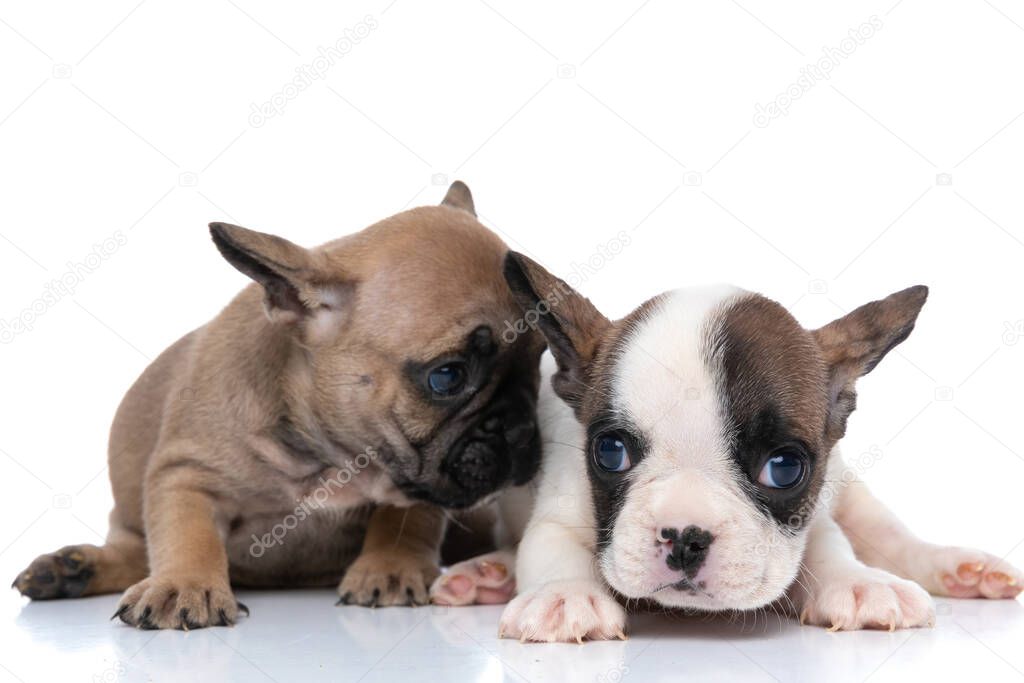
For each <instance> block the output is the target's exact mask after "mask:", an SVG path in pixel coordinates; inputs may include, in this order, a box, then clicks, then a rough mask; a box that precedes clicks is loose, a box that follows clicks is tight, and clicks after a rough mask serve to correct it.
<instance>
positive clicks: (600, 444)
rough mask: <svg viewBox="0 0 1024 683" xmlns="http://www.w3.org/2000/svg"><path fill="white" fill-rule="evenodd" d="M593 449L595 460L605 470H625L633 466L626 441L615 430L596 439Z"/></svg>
mask: <svg viewBox="0 0 1024 683" xmlns="http://www.w3.org/2000/svg"><path fill="white" fill-rule="evenodd" d="M593 451H594V462H595V463H597V466H598V467H600V468H601V469H602V470H604V471H605V472H625V471H626V470H628V469H629V468H630V467H632V466H633V461H632V460H630V457H629V449H628V448H627V447H626V442H625V441H623V439H622V437H621V436H620V435H619V434H617V433H615V432H608V433H607V434H601V435H600V436H598V437H597V438H596V439H594V443H593Z"/></svg>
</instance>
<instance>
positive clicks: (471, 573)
mask: <svg viewBox="0 0 1024 683" xmlns="http://www.w3.org/2000/svg"><path fill="white" fill-rule="evenodd" d="M515 561H516V558H515V555H513V554H512V553H510V552H508V551H504V550H499V551H496V552H493V553H487V554H486V555H480V556H479V557H474V558H473V559H471V560H466V561H465V562H459V563H458V564H454V565H452V566H451V567H450V568H449V569H448V571H447V572H445V573H444V574H443V575H442V576H440V577H439V578H438V579H437V581H435V582H434V585H433V586H431V587H430V599H431V600H432V601H433V602H434V604H436V605H450V606H456V605H497V604H501V603H505V602H508V601H509V600H510V599H511V598H512V594H513V593H514V592H515V589H516V577H515V574H514V572H513V568H514V567H515Z"/></svg>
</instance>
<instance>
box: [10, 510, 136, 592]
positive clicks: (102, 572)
mask: <svg viewBox="0 0 1024 683" xmlns="http://www.w3.org/2000/svg"><path fill="white" fill-rule="evenodd" d="M144 578H146V545H145V542H144V540H143V538H142V536H140V535H139V534H137V533H134V532H131V531H128V530H127V529H124V528H121V527H112V528H111V530H110V533H109V534H108V535H107V542H106V543H105V544H104V545H102V546H95V545H69V546H65V547H63V548H61V549H60V550H58V551H57V552H54V553H48V554H46V555H40V556H39V557H37V558H36V559H35V560H34V561H33V562H32V564H30V565H29V567H28V569H26V570H25V571H23V572H21V573H20V574H18V578H16V579H15V580H14V587H15V588H17V589H18V590H19V591H20V592H21V594H22V595H24V596H27V597H29V598H32V599H33V600H49V599H59V598H79V597H85V596H87V595H101V594H103V593H117V592H119V591H123V590H124V589H126V588H128V586H130V585H132V584H133V583H135V582H136V581H141V580H142V579H144Z"/></svg>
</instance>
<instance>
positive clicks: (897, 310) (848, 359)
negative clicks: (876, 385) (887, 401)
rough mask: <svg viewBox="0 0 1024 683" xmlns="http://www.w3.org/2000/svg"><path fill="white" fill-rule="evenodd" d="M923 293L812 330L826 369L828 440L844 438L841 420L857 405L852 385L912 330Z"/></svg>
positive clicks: (899, 296) (910, 292)
mask: <svg viewBox="0 0 1024 683" xmlns="http://www.w3.org/2000/svg"><path fill="white" fill-rule="evenodd" d="M927 298H928V288H927V287H925V286H924V285H917V286H916V287H910V288H908V289H904V290H903V291H901V292H896V293H895V294H891V295H889V296H888V297H886V298H884V299H881V300H880V301H872V302H871V303H869V304H864V305H863V306H861V307H860V308H858V309H856V310H854V311H853V312H851V313H849V314H847V315H845V316H843V317H842V318H839V319H838V320H833V321H832V322H830V323H829V324H828V325H825V326H824V327H822V328H819V329H817V330H814V331H813V332H812V334H813V335H814V339H815V340H816V341H817V342H818V346H819V347H821V350H822V353H823V354H824V357H825V363H826V364H827V365H828V398H829V421H828V432H827V436H828V437H829V438H831V439H834V440H838V439H840V438H842V436H843V434H845V433H846V419H847V418H848V417H849V416H850V413H852V412H853V409H854V407H855V406H856V403H857V395H856V392H855V391H854V384H855V382H856V381H857V378H859V377H861V376H862V375H866V374H868V373H869V372H871V371H872V370H874V368H875V366H876V365H878V363H879V361H881V360H882V358H884V357H885V355H886V354H887V353H889V351H891V350H892V349H893V348H895V347H896V346H897V345H898V344H899V343H900V342H902V341H903V340H904V339H906V338H907V337H908V336H909V335H910V333H911V331H912V330H913V329H914V322H915V321H916V320H917V315H918V313H920V312H921V307H922V306H924V302H925V300H926V299H927Z"/></svg>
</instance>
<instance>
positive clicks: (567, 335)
mask: <svg viewBox="0 0 1024 683" xmlns="http://www.w3.org/2000/svg"><path fill="white" fill-rule="evenodd" d="M505 281H506V282H508V286H509V287H510V288H511V289H512V293H513V294H514V295H515V298H516V301H517V302H518V303H519V305H520V306H521V307H522V309H523V317H522V318H521V319H520V320H518V321H516V324H515V325H514V326H513V329H515V330H516V331H517V332H524V331H525V330H526V329H527V328H530V327H536V328H538V329H539V330H540V331H541V334H543V335H544V338H545V339H547V341H548V346H549V347H550V349H551V355H553V356H554V357H555V361H556V363H557V364H558V372H557V373H555V375H554V377H553V378H552V380H551V381H552V386H553V387H554V389H555V393H556V394H558V395H559V396H560V397H561V398H562V400H564V401H565V402H566V403H568V404H569V405H570V406H572V408H573V410H575V411H576V412H577V414H579V408H580V405H581V404H582V400H583V396H584V395H585V394H586V391H587V389H588V384H589V379H588V376H587V372H588V368H589V366H590V363H591V362H592V361H593V360H594V355H595V353H596V352H597V347H598V343H599V342H600V341H601V339H602V337H603V336H604V335H605V334H606V333H607V331H608V329H609V328H610V327H611V323H610V322H609V321H608V319H607V318H605V317H604V316H603V315H601V312H600V311H598V310H597V309H596V308H594V305H593V304H592V303H590V300H589V299H587V298H585V297H584V296H582V295H581V294H580V293H579V292H577V291H576V290H574V289H573V288H572V287H570V286H569V285H568V284H566V283H565V282H564V281H563V280H560V279H558V278H557V277H555V276H554V275H552V274H551V273H549V272H548V271H546V270H545V269H544V267H543V266H541V265H540V264H538V263H537V262H535V261H533V260H532V259H530V258H528V257H526V256H523V255H522V254H519V253H517V252H514V251H510V252H509V253H508V255H506V256H505ZM520 328H522V329H521V330H520Z"/></svg>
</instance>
